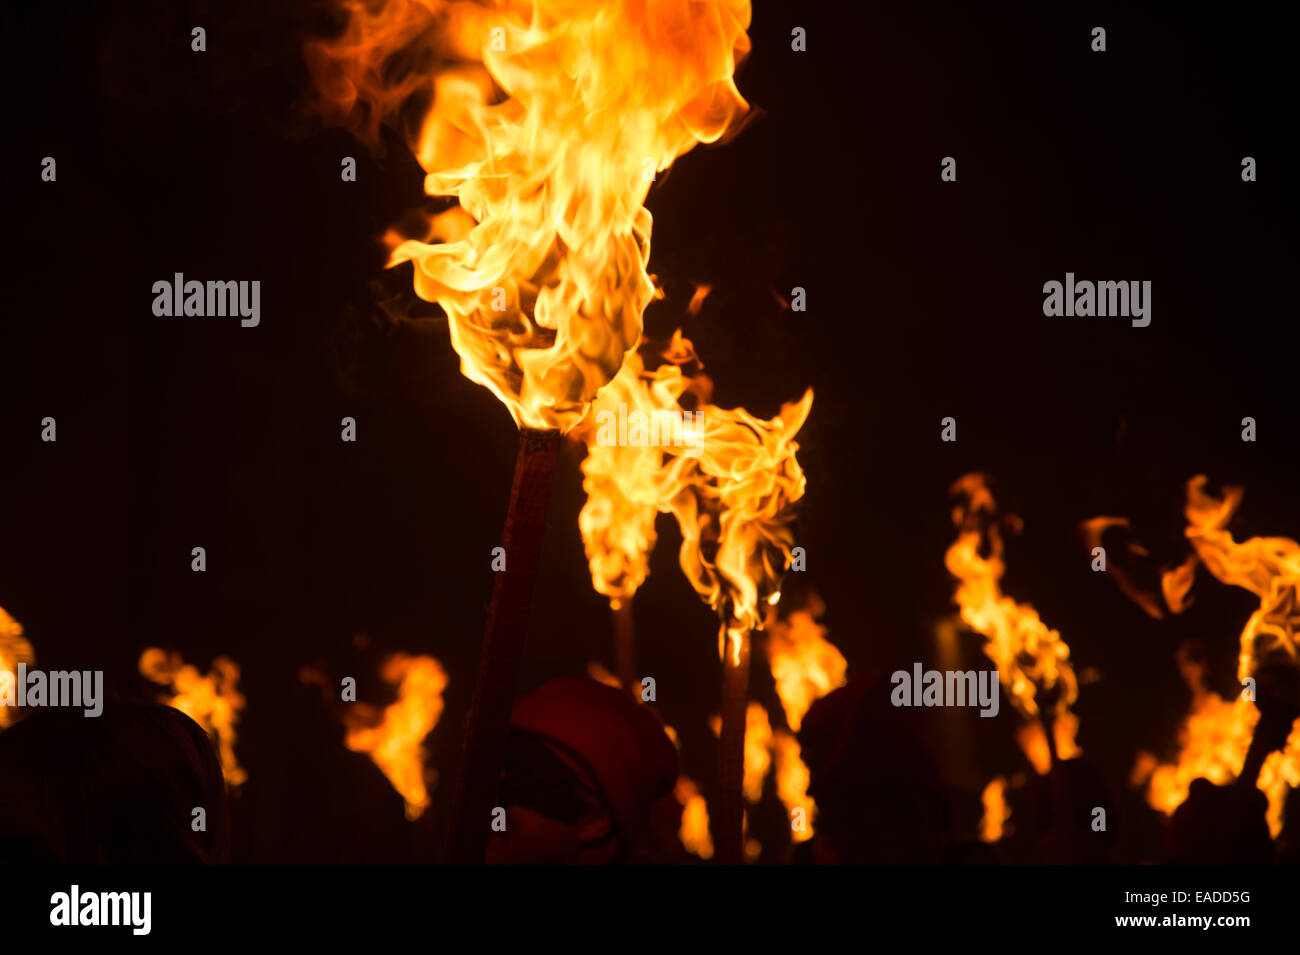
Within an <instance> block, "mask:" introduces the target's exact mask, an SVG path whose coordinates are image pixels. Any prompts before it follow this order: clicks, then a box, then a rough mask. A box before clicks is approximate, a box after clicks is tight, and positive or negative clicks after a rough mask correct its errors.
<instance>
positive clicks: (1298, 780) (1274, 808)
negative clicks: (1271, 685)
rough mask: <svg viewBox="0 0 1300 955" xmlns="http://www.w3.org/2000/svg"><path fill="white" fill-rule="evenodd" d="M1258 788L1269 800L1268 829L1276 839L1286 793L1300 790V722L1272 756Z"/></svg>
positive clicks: (1280, 826)
mask: <svg viewBox="0 0 1300 955" xmlns="http://www.w3.org/2000/svg"><path fill="white" fill-rule="evenodd" d="M1259 788H1260V789H1262V790H1263V791H1264V795H1265V796H1266V797H1268V813H1267V818H1268V828H1269V831H1270V832H1271V833H1272V834H1273V838H1274V839H1276V838H1277V837H1278V835H1279V834H1280V833H1281V832H1282V823H1283V821H1284V820H1283V818H1282V810H1283V807H1284V806H1285V805H1286V799H1287V791H1288V790H1290V789H1300V719H1298V720H1296V721H1295V724H1294V725H1293V726H1292V727H1291V735H1290V736H1288V737H1287V741H1286V746H1285V747H1284V748H1283V749H1282V750H1281V751H1275V752H1272V753H1269V754H1268V756H1267V757H1266V758H1265V759H1264V765H1263V766H1261V767H1260V770H1259Z"/></svg>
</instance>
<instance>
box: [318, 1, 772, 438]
mask: <svg viewBox="0 0 1300 955" xmlns="http://www.w3.org/2000/svg"><path fill="white" fill-rule="evenodd" d="M344 6H345V9H346V11H347V13H348V21H347V26H346V28H345V31H344V32H343V34H342V36H340V37H339V38H338V39H337V40H334V41H328V42H322V43H314V44H312V45H311V46H310V47H309V49H308V60H309V63H310V65H311V66H312V69H313V72H314V73H315V75H316V77H317V85H318V87H319V88H320V90H321V92H322V94H323V95H324V96H325V97H326V98H327V99H328V100H331V101H332V103H333V104H334V105H335V106H336V107H338V108H340V109H341V110H343V111H344V112H348V113H350V118H351V119H352V120H353V122H354V125H362V124H364V125H366V126H367V127H368V131H369V132H370V133H371V134H372V136H373V135H374V134H375V133H376V131H377V126H378V123H379V122H380V121H381V120H394V119H397V118H398V113H399V110H400V109H401V107H403V106H410V105H412V104H414V105H417V106H418V105H421V104H424V103H431V105H430V106H429V108H428V109H427V110H426V111H425V113H424V115H423V118H422V121H421V123H420V129H419V132H418V133H417V134H415V135H413V136H411V137H410V145H411V146H412V148H413V151H414V152H415V155H416V158H417V159H418V160H419V162H420V164H421V166H422V167H423V168H424V170H425V172H426V173H427V177H426V179H425V191H426V192H427V193H428V194H429V195H430V196H437V197H446V198H448V199H454V200H456V201H457V204H456V205H453V206H452V207H451V208H448V209H447V210H446V211H444V212H441V213H439V214H437V215H435V216H434V217H433V218H432V219H431V220H430V222H429V225H428V229H427V234H426V235H425V236H424V237H423V241H420V240H415V239H407V240H405V241H403V240H402V239H401V238H400V237H399V236H397V235H395V234H390V236H389V242H390V246H391V249H392V254H391V258H390V262H389V264H390V265H397V264H399V263H402V262H406V261H411V262H413V263H414V266H415V291H416V294H417V295H419V296H420V297H421V298H423V299H425V300H426V301H430V302H437V303H438V304H439V305H440V306H442V308H443V310H444V311H445V312H446V313H447V317H448V320H449V325H450V330H451V340H452V345H453V347H454V348H455V349H456V352H457V353H458V354H459V355H460V358H461V370H462V371H463V372H464V374H465V375H466V376H467V377H469V378H470V379H471V380H473V381H476V382H478V383H479V384H481V385H484V386H485V387H487V388H489V389H491V390H492V392H493V393H494V394H495V395H496V396H497V397H498V398H500V399H501V401H502V402H504V403H505V404H506V406H507V407H508V408H509V409H510V412H511V414H512V415H513V416H514V418H515V421H516V423H517V424H519V425H520V426H527V427H533V428H559V429H561V430H566V431H567V430H568V429H569V428H571V427H572V426H573V425H574V424H576V423H577V421H578V420H579V419H580V418H581V417H582V416H583V414H584V412H585V411H586V409H587V405H588V403H589V402H590V401H591V400H592V399H593V398H594V397H595V395H596V392H597V390H598V389H599V388H600V387H601V386H602V385H604V384H605V383H606V382H608V381H609V380H610V379H612V378H613V377H614V375H615V374H616V373H617V372H618V370H619V368H620V366H621V365H622V364H623V359H624V355H625V354H626V353H627V352H628V351H629V350H630V349H632V348H633V347H634V346H635V345H636V344H637V341H638V340H639V338H640V335H641V327H642V311H643V310H644V308H645V306H646V305H647V304H648V303H649V302H650V300H651V298H652V296H653V294H654V288H653V285H652V283H651V280H650V277H649V275H648V274H647V272H646V263H647V261H648V259H649V255H650V232H651V217H650V213H649V211H647V210H646V208H645V206H644V202H645V199H646V195H647V193H648V191H649V188H650V185H651V182H652V181H653V178H654V175H655V173H656V172H658V171H662V170H664V169H666V168H667V167H668V166H669V165H670V164H671V163H672V162H673V160H674V159H676V158H677V157H678V156H680V155H682V154H683V153H685V152H687V151H688V150H690V149H691V148H692V147H694V146H695V145H696V144H697V143H701V142H704V143H709V142H714V141H716V140H718V139H719V138H721V137H722V135H723V134H724V133H725V132H727V131H728V129H731V128H734V127H735V126H736V125H737V124H738V122H739V121H740V120H741V119H742V118H743V117H744V115H745V114H746V112H747V111H748V104H747V103H746V102H745V100H744V99H743V98H742V97H741V95H740V93H739V91H738V90H737V89H736V86H735V82H734V72H735V69H736V65H737V63H738V62H739V60H740V59H742V58H743V57H744V56H745V55H746V54H747V53H748V51H749V38H748V36H747V34H746V32H745V31H746V29H747V28H748V26H749V21H750V6H749V2H748V0H691V2H686V0H503V2H501V3H499V4H498V5H496V6H493V7H488V6H485V5H479V4H473V3H463V2H461V3H457V2H444V0H380V2H364V3H363V2H360V0H350V2H346V3H345V4H344Z"/></svg>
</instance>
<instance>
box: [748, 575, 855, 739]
mask: <svg viewBox="0 0 1300 955" xmlns="http://www.w3.org/2000/svg"><path fill="white" fill-rule="evenodd" d="M825 612H826V604H825V603H824V602H823V601H822V600H821V598H819V597H818V596H817V595H816V594H810V595H809V597H808V603H807V606H805V607H801V608H799V609H797V610H792V611H791V612H790V613H789V615H788V616H787V617H785V618H784V619H781V620H776V621H775V622H773V623H771V624H769V626H768V628H767V659H768V663H769V664H770V665H771V668H772V678H773V680H775V682H776V692H777V695H778V696H780V698H781V705H782V707H783V708H784V709H785V721H786V724H787V725H788V726H789V727H790V729H792V730H793V731H795V732H796V733H797V732H799V728H800V727H801V726H802V725H803V718H804V714H806V713H807V712H808V708H809V707H810V706H812V705H813V702H814V701H816V700H819V699H821V698H822V697H823V696H825V695H826V694H827V693H829V692H831V690H834V689H836V688H838V687H841V686H843V685H844V683H845V673H846V672H847V670H848V663H847V662H846V661H845V659H844V654H842V653H840V651H839V648H838V647H836V646H835V644H833V643H831V642H830V641H829V640H827V639H826V632H827V631H826V628H825V627H824V626H822V625H821V624H820V623H818V622H817V621H818V619H819V618H820V617H821V616H822V614H824V613H825Z"/></svg>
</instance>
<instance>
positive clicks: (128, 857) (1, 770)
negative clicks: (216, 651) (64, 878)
mask: <svg viewBox="0 0 1300 955" xmlns="http://www.w3.org/2000/svg"><path fill="white" fill-rule="evenodd" d="M196 809H202V810H204V817H205V818H204V824H205V831H198V832H196V831H195V830H194V826H195V825H196V819H197V818H198V817H197V816H196V814H195V812H194V810H196ZM228 843H229V815H228V809H227V805H226V792H225V781H224V779H223V778H222V775H221V764H220V762H219V761H218V759H217V754H216V751H215V750H214V749H213V746H212V743H211V741H210V740H209V739H208V737H207V735H206V734H205V733H204V732H203V730H202V729H201V728H200V727H199V726H198V724H196V723H195V722H194V721H193V720H191V719H190V718H189V717H188V716H186V715H185V714H183V713H181V712H180V711H178V710H175V709H173V708H171V707H169V706H162V705H158V704H129V703H108V704H106V705H105V706H104V711H103V713H102V714H101V715H100V716H98V717H87V716H85V715H84V714H83V713H82V712H81V711H80V710H37V711H34V712H32V713H31V715H29V716H27V717H26V718H25V719H23V720H22V721H21V722H19V723H18V724H17V725H15V726H13V727H11V728H10V729H7V730H5V731H4V732H3V733H0V864H11V865H12V864H23V863H27V864H55V865H100V864H111V865H116V864H123V863H126V864H136V863H139V864H175V863H202V862H222V861H225V858H226V854H227V852H228Z"/></svg>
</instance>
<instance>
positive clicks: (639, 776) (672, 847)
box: [484, 677, 681, 865]
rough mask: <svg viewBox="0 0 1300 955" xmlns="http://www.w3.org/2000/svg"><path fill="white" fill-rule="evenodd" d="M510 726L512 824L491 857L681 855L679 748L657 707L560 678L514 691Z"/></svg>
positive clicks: (648, 858)
mask: <svg viewBox="0 0 1300 955" xmlns="http://www.w3.org/2000/svg"><path fill="white" fill-rule="evenodd" d="M510 726H511V732H510V739H509V742H508V743H507V749H506V758H505V766H504V768H503V770H502V774H501V788H500V795H499V802H500V805H501V806H502V807H503V808H505V810H506V818H505V823H506V829H505V831H504V832H496V831H494V832H493V833H492V838H491V840H490V842H489V844H488V856H487V861H488V862H489V863H572V864H592V865H599V864H618V863H655V862H666V861H673V860H675V859H676V858H677V857H678V856H679V854H680V853H681V847H680V844H679V843H678V842H677V837H676V831H677V827H678V826H679V825H680V819H681V806H680V805H679V804H678V803H677V801H676V799H675V798H674V797H673V789H674V786H675V785H676V782H677V751H676V749H674V748H673V744H672V743H671V742H670V741H669V739H668V736H667V735H666V734H665V733H664V727H663V723H661V722H660V721H659V718H658V717H657V716H655V714H654V713H653V712H652V711H651V710H649V709H648V708H646V707H644V706H641V705H639V704H637V703H635V702H633V701H632V700H631V699H629V698H628V696H627V694H625V693H623V692H621V691H619V690H616V689H613V688H612V687H608V686H605V685H603V684H601V683H597V682H596V681H594V680H588V679H585V678H579V677H561V678H559V679H555V680H551V681H549V682H547V683H545V684H543V685H542V686H540V687H538V688H537V689H536V690H533V691H532V692H531V693H527V694H525V695H523V696H521V697H520V698H519V699H517V700H516V701H515V704H514V710H513V712H512V713H511V717H510ZM484 824H485V825H486V824H487V821H486V820H485V823H484Z"/></svg>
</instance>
